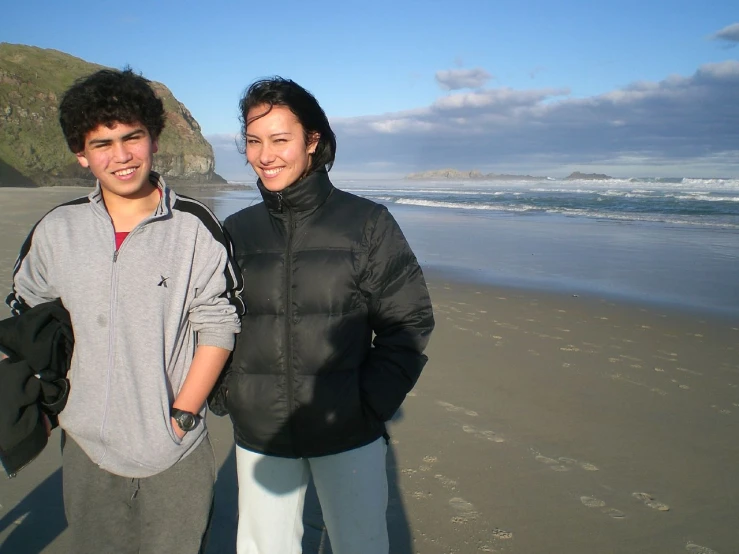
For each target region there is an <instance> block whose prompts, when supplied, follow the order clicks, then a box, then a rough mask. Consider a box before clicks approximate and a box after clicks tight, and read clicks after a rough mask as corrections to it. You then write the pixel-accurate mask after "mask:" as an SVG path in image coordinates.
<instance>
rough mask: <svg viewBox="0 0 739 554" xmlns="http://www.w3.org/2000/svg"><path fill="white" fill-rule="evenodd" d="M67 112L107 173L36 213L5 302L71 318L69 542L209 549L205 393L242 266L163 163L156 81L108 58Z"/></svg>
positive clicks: (86, 151)
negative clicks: (84, 191) (161, 170)
mask: <svg viewBox="0 0 739 554" xmlns="http://www.w3.org/2000/svg"><path fill="white" fill-rule="evenodd" d="M59 111H60V114H59V120H60V123H61V127H62V131H63V133H64V136H65V138H66V140H67V144H68V145H69V148H70V149H71V150H72V152H73V153H74V154H75V155H76V156H77V160H78V161H79V163H80V165H82V167H85V168H89V169H90V171H92V174H93V175H94V176H95V177H96V178H97V185H96V188H95V191H94V192H92V193H91V194H90V195H89V196H86V197H82V198H79V199H77V200H73V201H72V202H68V203H66V204H63V205H61V206H58V207H57V208H55V209H53V210H52V211H51V212H49V213H48V214H47V215H46V216H44V218H43V219H41V221H39V223H38V224H37V225H36V226H35V227H34V229H33V230H32V231H31V234H30V235H29V237H28V239H27V240H26V242H25V244H24V245H23V247H22V249H21V253H20V257H19V258H18V261H17V263H16V266H15V270H14V289H13V293H12V294H11V295H10V296H9V297H8V300H7V302H8V304H9V306H10V307H11V309H12V311H13V313H15V314H18V313H21V312H23V311H24V310H25V309H27V308H28V307H33V306H35V305H37V304H40V303H43V302H47V301H50V300H53V299H55V298H61V300H62V302H63V304H64V306H65V307H66V309H67V310H68V311H69V313H70V316H71V320H72V326H73V330H74V335H75V347H74V354H73V357H72V362H71V367H70V370H69V375H68V377H69V379H70V382H71V387H70V393H69V399H68V401H67V404H66V407H65V408H64V410H63V412H62V413H61V415H60V417H59V424H60V426H61V428H62V429H63V431H64V433H63V438H62V448H63V454H62V464H63V486H64V507H65V512H66V516H67V520H68V523H69V527H70V530H71V536H72V545H70V552H76V553H80V554H83V553H95V554H98V553H101V552H115V553H117V554H121V553H126V552H131V553H133V552H136V553H139V552H140V553H142V554H143V553H151V554H154V553H156V554H160V553H162V552H178V553H181V554H186V553H197V552H199V551H200V549H201V546H202V544H201V543H202V542H203V538H204V536H205V535H206V533H207V529H208V526H209V519H210V512H211V507H212V498H213V483H214V478H215V460H214V455H213V450H212V447H211V445H210V442H209V440H208V437H207V432H206V429H205V423H204V421H203V416H204V415H205V401H206V397H207V395H208V393H209V392H210V390H211V388H212V387H213V385H214V383H215V382H216V379H217V377H218V375H219V374H220V372H221V370H222V368H223V365H224V363H225V362H226V360H227V358H228V356H229V353H230V351H231V350H232V348H233V344H234V335H235V334H236V333H238V332H239V330H240V324H239V316H240V315H241V314H242V313H243V304H242V303H241V299H240V290H241V285H242V281H241V274H240V272H239V270H238V269H237V267H236V266H235V264H234V262H233V257H232V251H231V244H230V241H229V240H228V238H227V236H226V235H225V234H224V232H223V230H222V228H221V226H220V224H219V222H218V220H217V219H216V217H215V216H214V215H213V214H212V213H211V212H210V211H209V210H208V209H207V208H206V207H205V206H203V205H202V204H201V203H199V202H197V201H195V200H192V199H189V198H185V197H182V196H178V195H177V194H176V193H175V192H174V191H173V190H171V189H170V188H168V187H167V185H166V184H165V183H164V181H163V179H162V178H161V177H160V176H159V175H158V174H157V173H155V172H153V171H152V158H153V154H154V153H155V152H156V151H157V139H158V138H159V134H160V133H161V131H162V129H163V127H164V119H165V116H164V108H163V105H162V102H161V100H159V99H158V98H157V97H156V95H155V94H154V91H153V90H152V88H151V87H150V85H149V82H148V81H147V80H146V79H144V78H143V77H141V76H138V75H136V74H134V73H133V72H131V71H130V70H125V71H122V72H121V71H113V70H102V71H98V72H97V73H94V74H93V75H91V76H89V77H87V78H85V79H83V80H80V81H77V82H76V83H75V84H74V85H73V86H72V87H71V88H70V89H69V90H68V91H67V92H66V93H65V95H64V97H63V99H62V102H61V105H60V109H59Z"/></svg>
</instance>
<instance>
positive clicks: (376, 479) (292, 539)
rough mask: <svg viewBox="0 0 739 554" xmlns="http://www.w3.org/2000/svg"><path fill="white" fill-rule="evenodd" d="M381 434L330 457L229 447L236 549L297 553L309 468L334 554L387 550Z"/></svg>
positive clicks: (247, 553)
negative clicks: (235, 483)
mask: <svg viewBox="0 0 739 554" xmlns="http://www.w3.org/2000/svg"><path fill="white" fill-rule="evenodd" d="M386 455H387V444H386V443H385V439H384V438H380V439H378V440H376V441H375V442H373V443H371V444H368V445H367V446H363V447H361V448H356V449H354V450H349V451H347V452H342V453H340V454H334V455H331V456H321V457H318V458H299V459H294V458H279V457H276V456H265V455H264V454H258V453H256V452H251V451H249V450H245V449H243V448H239V447H236V469H237V473H238V477H239V530H238V536H237V539H236V552H237V553H238V554H300V552H301V539H302V537H303V504H304V502H305V491H306V489H307V487H308V482H309V480H310V476H311V474H312V475H313V482H314V484H315V486H316V492H317V493H318V499H319V501H320V503H321V509H322V511H323V519H324V522H325V524H326V529H327V530H328V536H329V539H330V541H331V548H332V550H333V552H334V553H335V554H388V551H389V545H388V534H387V518H386V512H387V496H388V492H387V473H386V468H385V465H386V464H385V458H386Z"/></svg>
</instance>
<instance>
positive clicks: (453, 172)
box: [405, 169, 546, 181]
mask: <svg viewBox="0 0 739 554" xmlns="http://www.w3.org/2000/svg"><path fill="white" fill-rule="evenodd" d="M405 178H406V179H411V180H417V181H433V180H440V179H472V180H479V181H541V180H545V179H546V177H534V176H532V175H508V174H505V173H481V172H479V171H477V170H472V171H459V170H458V169H434V170H431V171H423V172H421V173H411V174H410V175H406V176H405Z"/></svg>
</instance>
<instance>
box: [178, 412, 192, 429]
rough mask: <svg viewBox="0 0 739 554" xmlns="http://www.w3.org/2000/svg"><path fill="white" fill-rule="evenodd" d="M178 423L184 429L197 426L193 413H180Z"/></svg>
mask: <svg viewBox="0 0 739 554" xmlns="http://www.w3.org/2000/svg"><path fill="white" fill-rule="evenodd" d="M177 424H178V425H179V426H180V429H182V430H183V431H190V430H191V429H192V428H193V427H195V418H194V417H193V415H192V414H187V413H184V414H180V415H179V416H178V417H177Z"/></svg>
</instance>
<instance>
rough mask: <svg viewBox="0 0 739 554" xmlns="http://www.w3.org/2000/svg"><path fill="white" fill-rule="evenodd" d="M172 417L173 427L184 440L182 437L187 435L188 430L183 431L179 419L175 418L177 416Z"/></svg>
mask: <svg viewBox="0 0 739 554" xmlns="http://www.w3.org/2000/svg"><path fill="white" fill-rule="evenodd" d="M171 419H172V429H174V434H175V435H177V438H178V439H180V440H182V437H184V436H185V433H186V431H183V430H182V429H180V426H179V424H178V423H177V420H175V418H171Z"/></svg>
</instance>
